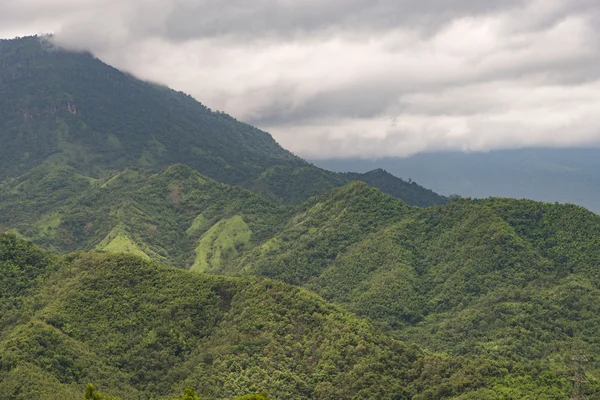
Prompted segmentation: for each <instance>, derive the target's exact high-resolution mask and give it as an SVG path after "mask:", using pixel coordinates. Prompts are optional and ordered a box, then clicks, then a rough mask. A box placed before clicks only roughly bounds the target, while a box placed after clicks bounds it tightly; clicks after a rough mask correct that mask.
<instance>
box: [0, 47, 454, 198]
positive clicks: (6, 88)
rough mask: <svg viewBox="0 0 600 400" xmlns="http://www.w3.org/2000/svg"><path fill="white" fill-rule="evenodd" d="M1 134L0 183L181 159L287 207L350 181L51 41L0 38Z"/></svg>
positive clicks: (400, 191) (156, 166)
mask: <svg viewBox="0 0 600 400" xmlns="http://www.w3.org/2000/svg"><path fill="white" fill-rule="evenodd" d="M0 139H1V140H2V143H3V145H2V147H1V148H0V180H3V179H6V178H16V177H19V176H22V175H24V174H27V173H29V172H30V171H31V170H32V169H33V168H35V167H39V166H40V165H57V164H58V165H67V166H71V167H74V168H76V169H77V171H78V172H79V173H80V174H82V175H85V176H90V177H92V178H102V177H105V176H107V175H110V174H111V173H112V172H113V171H115V170H116V171H122V170H124V169H126V168H128V167H139V168H146V169H150V170H152V171H154V172H157V171H159V170H161V169H163V168H165V167H167V166H169V165H172V164H176V163H183V164H185V165H187V166H189V167H191V168H193V169H195V170H197V171H199V172H200V173H202V174H204V175H206V176H209V177H210V178H213V179H216V180H218V181H219V182H223V183H227V184H231V185H241V186H244V187H246V188H249V189H251V190H254V191H256V192H257V193H259V194H261V195H263V196H265V197H266V198H267V199H269V200H273V201H275V202H286V203H299V202H301V201H303V200H306V199H307V198H308V197H310V196H313V195H316V194H319V193H323V192H324V191H326V190H328V189H331V188H333V187H336V186H342V185H344V184H345V183H347V182H348V181H349V180H348V177H345V176H343V175H341V174H338V173H334V172H330V171H325V170H322V169H320V168H317V167H315V166H313V165H311V164H308V163H307V162H306V161H304V160H302V159H300V158H298V157H296V156H294V155H293V154H291V153H290V152H288V151H287V150H284V149H283V148H282V147H281V146H279V144H277V142H275V140H274V139H273V138H272V137H271V135H269V134H268V133H266V132H263V131H261V130H259V129H257V128H254V127H252V126H250V125H247V124H245V123H242V122H240V121H237V120H236V119H235V118H233V117H231V116H229V115H227V114H225V113H223V112H220V111H212V110H210V109H208V108H207V107H205V106H204V105H202V104H201V103H199V102H197V101H196V100H194V99H193V98H192V97H191V96H188V95H186V94H184V93H181V92H175V91H173V90H171V89H168V88H166V87H161V86H158V85H155V84H151V83H147V82H143V81H140V80H138V79H136V78H134V77H133V76H131V75H128V74H125V73H122V72H120V71H118V70H116V69H114V68H112V67H110V66H108V65H106V64H104V63H103V62H101V61H100V60H98V59H96V58H94V57H93V56H92V55H91V54H89V53H73V52H68V51H64V50H61V49H58V48H56V47H54V46H53V45H52V44H50V41H49V39H48V38H39V37H27V38H22V39H15V40H0ZM352 179H359V180H360V179H361V174H358V175H356V176H353V177H352ZM381 184H382V185H383V186H386V187H388V190H393V191H394V195H396V196H398V197H400V198H403V197H406V200H407V201H408V202H409V203H411V204H415V205H416V204H418V205H429V204H440V203H443V202H444V201H445V199H444V198H443V197H442V196H438V195H435V194H433V193H431V192H430V191H428V190H426V189H424V188H422V187H420V186H417V185H412V186H407V185H403V182H402V181H399V180H397V179H396V178H393V177H390V178H389V179H386V180H384V181H382V182H381ZM398 184H399V186H398V187H396V186H397V185H398ZM413 201H414V203H413Z"/></svg>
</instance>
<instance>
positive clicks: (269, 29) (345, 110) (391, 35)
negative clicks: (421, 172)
mask: <svg viewBox="0 0 600 400" xmlns="http://www.w3.org/2000/svg"><path fill="white" fill-rule="evenodd" d="M7 3H8V2H7ZM599 22H600V4H598V2H597V1H595V0H509V1H501V2H486V1H481V0H421V1H416V0H394V1H392V0H379V1H373V0H370V1H366V0H343V1H342V0H331V1H328V2H322V1H317V0H295V1H291V0H253V1H248V0H220V1H217V0H173V1H164V0H119V1H117V0H85V1H84V0H79V1H71V0H25V1H21V2H11V4H6V5H0V26H1V27H2V28H0V35H4V36H6V35H9V34H10V33H11V32H12V33H14V32H15V31H16V30H21V31H23V30H30V31H31V32H32V33H36V32H40V31H44V30H52V31H53V32H55V33H56V40H57V42H58V43H60V44H61V45H63V46H66V47H68V48H74V49H86V50H90V51H92V52H93V53H95V54H96V55H97V56H99V57H100V58H101V59H103V60H104V61H106V62H108V63H110V64H113V65H115V66H116V67H118V68H121V69H124V70H127V71H129V72H132V73H133V74H135V75H137V76H139V77H141V78H143V79H149V80H152V81H157V82H161V83H164V84H167V85H169V86H171V87H174V88H176V89H178V90H183V91H185V92H188V93H190V94H192V95H194V96H195V97H196V98H197V99H198V100H200V101H202V102H203V103H205V104H207V105H208V106H209V107H211V108H213V109H219V110H224V111H226V112H228V113H230V114H232V115H234V116H235V117H237V118H239V119H241V120H244V121H247V122H250V123H252V124H255V125H257V126H259V127H260V128H262V129H265V130H267V131H269V132H271V133H272V134H273V135H274V136H275V138H276V139H277V140H278V141H280V142H281V143H282V144H283V145H284V146H285V147H287V148H289V149H290V150H292V151H294V152H295V153H298V154H300V155H303V156H307V157H312V158H327V157H348V156H358V157H368V158H372V157H381V156H394V155H408V154H412V153H416V152H421V151H433V150H469V151H476V150H489V149H498V148H518V147H525V146H582V145H598V144H600V143H599V142H600V118H599V117H597V115H600V101H599V100H596V97H597V96H596V95H595V94H596V93H598V90H599V89H600V28H599V27H600V23H599Z"/></svg>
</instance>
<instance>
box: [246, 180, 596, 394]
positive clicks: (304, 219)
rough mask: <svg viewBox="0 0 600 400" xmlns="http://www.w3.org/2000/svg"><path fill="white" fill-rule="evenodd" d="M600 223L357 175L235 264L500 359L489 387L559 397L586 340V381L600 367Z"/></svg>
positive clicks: (424, 339) (576, 210)
mask: <svg viewBox="0 0 600 400" xmlns="http://www.w3.org/2000/svg"><path fill="white" fill-rule="evenodd" d="M599 233H600V217H599V216H597V215H596V214H594V213H591V212H589V211H587V210H585V209H583V208H581V207H577V206H572V205H554V204H546V203H538V202H534V201H526V200H511V199H497V198H494V199H488V200H477V201H473V200H458V201H455V202H452V203H450V204H449V205H446V206H437V207H430V208H425V209H422V208H416V207H407V206H406V205H404V204H403V203H401V202H400V201H399V200H397V199H394V198H392V197H390V196H386V195H384V194H383V193H381V192H379V191H378V190H377V189H373V188H369V187H368V186H366V185H364V184H360V183H353V184H350V185H348V186H346V187H344V188H342V189H336V190H334V191H333V192H332V193H330V194H329V196H324V197H322V198H320V199H318V200H317V199H315V200H313V201H311V202H309V203H307V204H306V205H305V206H304V208H303V209H302V210H300V211H299V212H298V213H297V214H296V216H294V217H292V218H291V219H290V221H289V222H288V223H287V224H286V225H285V226H284V227H283V229H282V230H281V231H280V232H279V233H277V234H276V235H275V236H274V237H273V238H272V239H270V240H268V241H266V242H265V243H264V244H263V245H261V246H258V247H256V248H255V249H253V250H251V251H250V252H249V253H248V255H247V256H245V257H243V258H242V260H241V261H240V263H239V265H238V271H239V272H238V273H241V274H250V275H260V276H267V277H270V278H273V279H279V280H283V281H286V282H289V283H292V284H296V285H301V286H303V287H305V288H308V289H311V290H312V291H314V292H316V293H318V294H320V295H322V296H323V297H324V298H325V299H326V300H329V301H332V302H334V303H336V304H339V305H340V306H342V307H344V308H345V309H347V310H349V311H352V312H354V313H357V314H358V315H362V316H366V317H369V318H370V319H371V320H374V321H377V322H379V323H382V324H384V325H386V326H388V327H390V328H391V329H393V330H394V331H395V332H396V335H397V337H398V338H401V339H402V340H405V341H407V342H411V343H417V344H419V345H420V346H422V347H424V348H426V349H430V350H434V351H438V352H447V353H448V354H450V355H452V356H455V357H457V356H465V357H467V358H468V359H470V360H473V362H474V363H476V364H478V365H480V366H483V365H485V366H487V367H486V368H488V367H491V366H492V365H493V366H494V367H493V368H498V369H499V370H502V371H505V372H503V373H499V375H498V376H497V379H495V378H492V380H494V381H495V383H496V385H497V386H496V387H495V388H494V389H493V390H494V395H493V396H492V397H491V398H525V397H526V395H529V396H533V397H532V398H552V397H551V396H550V397H546V396H547V395H548V393H547V392H545V390H546V388H547V387H549V386H552V385H555V384H556V385H559V386H561V385H563V384H564V382H563V383H560V384H559V382H558V381H557V380H555V377H557V376H565V374H568V373H569V372H568V371H572V368H573V363H572V361H571V358H572V357H575V356H576V355H577V354H579V353H577V352H581V353H582V354H585V355H586V357H588V358H587V360H588V361H589V363H588V364H587V366H586V368H587V369H588V370H587V373H588V378H586V379H589V380H590V381H591V382H596V384H597V382H598V379H599V378H600V364H599V363H598V361H599V360H597V358H596V357H595V355H596V354H600V342H599V341H598V340H596V338H597V337H600V320H599V319H598V316H599V315H600V309H599V308H598V304H600V280H599V279H598V277H599V276H600V275H599V274H598V265H600V250H599V249H600V246H599V244H600V234H599ZM508 371H510V373H508ZM533 371H536V372H533ZM508 376H510V378H509V377H508ZM544 377H553V378H551V379H550V381H545V379H546V378H544ZM487 379H490V377H489V376H488V377H487ZM517 382H519V383H517ZM548 385H549V386H548ZM592 385H593V384H592ZM590 390H592V389H590ZM596 390H598V389H596ZM485 393H488V392H486V391H482V392H481V393H479V394H478V395H477V397H472V398H487V397H485ZM534 393H535V395H534ZM455 394H456V393H455ZM501 394H502V395H504V396H507V397H499V396H501ZM509 394H510V395H509ZM557 398H560V396H559V397H557Z"/></svg>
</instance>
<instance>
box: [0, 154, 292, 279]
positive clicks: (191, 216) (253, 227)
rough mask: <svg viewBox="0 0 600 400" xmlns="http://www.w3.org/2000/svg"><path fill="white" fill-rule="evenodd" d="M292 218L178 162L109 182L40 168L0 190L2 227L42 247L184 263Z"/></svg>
mask: <svg viewBox="0 0 600 400" xmlns="http://www.w3.org/2000/svg"><path fill="white" fill-rule="evenodd" d="M288 215H289V210H288V209H286V208H284V207H282V206H277V205H274V204H272V203H269V202H268V201H266V200H264V199H263V198H262V197H260V196H258V195H256V194H254V193H252V192H250V191H248V190H245V189H242V188H239V187H231V186H228V185H225V184H221V183H218V182H215V181H213V180H212V179H210V178H207V177H206V176H203V175H201V174H199V173H198V172H196V171H194V170H192V169H191V168H189V167H186V166H184V165H181V164H178V165H174V166H171V167H168V168H166V169H165V170H163V171H161V172H159V173H158V174H154V173H152V172H150V171H147V170H139V169H127V170H125V171H123V172H120V173H115V174H114V176H112V177H107V178H104V179H92V178H89V177H85V176H83V175H80V174H79V173H78V172H77V171H76V170H75V169H73V168H72V167H68V166H55V167H52V168H43V167H39V168H37V169H35V170H33V171H32V172H31V173H30V174H27V175H25V176H23V177H20V178H17V179H13V180H8V181H5V183H4V185H3V187H2V188H1V189H0V227H1V228H4V229H11V230H14V231H17V232H19V233H20V234H21V235H23V236H25V237H28V238H31V239H32V240H34V241H35V242H36V243H38V244H40V245H42V246H44V247H45V248H49V249H54V250H55V251H58V252H61V253H68V252H71V251H75V250H93V249H100V250H111V251H117V252H119V251H123V252H128V253H133V254H137V255H140V256H142V257H147V258H152V259H154V260H157V261H162V262H164V263H168V264H171V265H176V266H179V267H182V268H190V267H191V266H192V265H196V266H199V265H200V264H202V262H205V261H203V258H202V257H204V258H206V257H205V253H207V252H209V251H210V252H212V253H213V254H212V255H211V263H212V264H215V265H216V264H217V263H218V261H217V259H219V260H222V261H223V262H225V261H226V260H227V259H229V258H235V257H236V255H237V254H238V252H242V251H244V250H245V249H249V248H251V247H252V246H254V245H255V244H257V243H261V242H262V241H264V240H266V239H267V238H269V237H270V236H272V235H273V234H274V233H275V232H277V230H278V227H279V226H281V225H283V223H284V222H285V221H286V220H287V218H288ZM219 226H220V227H228V232H222V230H221V231H219V232H217V231H218V230H219ZM210 237H212V240H211V239H210ZM201 238H203V239H201ZM213 249H214V251H213ZM201 253H202V254H201ZM203 254H204V256H203Z"/></svg>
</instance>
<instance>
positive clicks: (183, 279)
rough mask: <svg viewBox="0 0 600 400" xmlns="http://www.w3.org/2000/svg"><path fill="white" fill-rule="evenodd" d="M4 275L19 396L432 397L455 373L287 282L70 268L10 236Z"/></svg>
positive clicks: (4, 323)
mask: <svg viewBox="0 0 600 400" xmlns="http://www.w3.org/2000/svg"><path fill="white" fill-rule="evenodd" d="M0 276H1V277H2V280H0V284H1V285H2V286H1V287H2V291H0V307H1V309H2V313H1V314H0V316H1V317H0V323H1V324H0V397H1V398H3V399H7V400H10V399H15V400H17V399H31V398H44V399H50V400H53V399H57V400H58V399H61V400H71V399H73V400H75V399H81V393H82V392H83V388H84V387H85V386H86V385H87V383H89V382H94V383H95V385H96V386H97V387H98V388H100V389H101V390H102V392H103V393H107V394H111V395H115V396H116V395H118V396H120V397H121V398H122V399H123V400H128V399H148V398H149V397H151V396H153V397H154V398H156V397H157V396H160V397H163V396H174V395H176V394H179V393H182V392H183V390H184V388H185V387H186V386H193V387H195V388H196V389H197V391H198V394H199V395H200V397H201V398H203V399H223V398H231V397H233V396H238V395H243V394H247V393H252V392H257V391H259V392H260V391H266V392H267V393H268V394H270V395H271V396H272V398H293V399H331V398H338V399H350V398H365V399H367V398H368V399H372V398H378V399H405V398H406V399H407V398H414V399H418V398H422V399H425V398H429V397H428V396H425V397H423V396H421V395H419V393H435V391H436V390H439V388H438V386H439V387H441V388H442V389H441V390H443V387H444V385H446V384H447V381H448V380H449V379H450V378H451V377H452V374H450V375H448V376H445V377H441V376H437V374H440V372H441V371H442V370H443V369H445V368H448V367H449V361H447V360H445V359H444V358H440V357H437V356H433V355H425V354H424V353H423V352H422V351H421V350H419V349H418V348H417V347H415V346H407V345H405V344H403V343H402V342H400V341H398V340H396V339H393V338H391V337H389V336H387V335H386V334H385V333H383V332H381V331H379V330H377V329H376V328H375V327H374V326H373V325H372V324H370V323H369V322H367V321H366V320H364V319H360V318H357V317H356V316H353V315H351V314H349V313H346V312H343V311H341V310H340V309H339V308H336V307H332V306H330V305H328V304H327V303H326V302H325V301H323V300H322V299H321V298H319V297H318V296H316V295H314V294H311V293H309V292H307V291H305V290H302V289H298V288H294V287H290V286H288V285H285V284H283V283H279V282H275V281H270V280H264V279H257V278H251V277H249V278H243V279H240V278H226V277H217V276H209V275H203V274H194V273H190V272H186V271H181V270H177V269H173V268H167V267H163V266H160V265H157V264H153V263H150V262H147V261H144V260H143V259H141V258H139V257H136V256H127V255H110V254H103V253H90V254H82V253H79V254H73V255H71V256H68V257H66V258H62V259H61V258H57V257H56V256H53V255H51V254H48V253H45V252H42V251H40V250H39V249H38V248H36V247H34V246H32V245H31V244H28V243H27V242H24V241H21V240H19V239H17V238H16V237H15V236H12V235H1V236H0ZM457 362H460V361H457ZM462 375H463V376H464V374H462ZM471 384H472V385H478V383H477V382H475V381H473V382H471ZM468 386H469V385H468V384H467V385H465V386H464V387H463V390H464V391H465V392H466V391H468ZM422 387H427V390H425V391H424V390H422V389H420V388H422Z"/></svg>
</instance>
